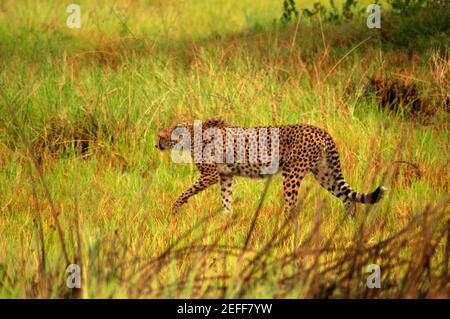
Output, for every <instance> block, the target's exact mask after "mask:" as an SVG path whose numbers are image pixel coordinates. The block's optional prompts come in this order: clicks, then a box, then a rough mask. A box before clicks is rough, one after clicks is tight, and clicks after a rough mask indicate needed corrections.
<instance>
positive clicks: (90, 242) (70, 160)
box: [0, 1, 450, 298]
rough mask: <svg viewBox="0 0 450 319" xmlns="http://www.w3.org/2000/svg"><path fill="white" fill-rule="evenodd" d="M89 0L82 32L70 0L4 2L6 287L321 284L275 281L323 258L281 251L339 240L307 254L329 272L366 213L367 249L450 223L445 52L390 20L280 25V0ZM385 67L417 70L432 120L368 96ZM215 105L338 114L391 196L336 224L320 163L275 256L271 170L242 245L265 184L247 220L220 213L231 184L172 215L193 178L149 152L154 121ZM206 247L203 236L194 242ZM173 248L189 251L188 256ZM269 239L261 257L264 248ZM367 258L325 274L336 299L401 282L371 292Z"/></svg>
mask: <svg viewBox="0 0 450 319" xmlns="http://www.w3.org/2000/svg"><path fill="white" fill-rule="evenodd" d="M79 3H80V4H81V13H82V22H81V23H82V27H81V29H79V30H76V29H74V30H71V29H68V28H67V27H66V25H65V19H66V17H67V15H68V14H67V13H66V12H65V6H64V5H62V4H60V2H59V1H47V2H41V1H22V2H20V3H15V2H13V1H6V2H2V3H1V4H0V87H1V93H2V98H1V99H0V100H1V102H0V115H1V116H0V297H4V298H21V297H71V296H82V297H90V298H96V297H203V296H207V297H217V296H223V297H235V296H242V297H261V298H265V297H267V298H272V297H305V296H308V297H314V296H321V295H320V294H318V293H316V292H317V291H321V290H320V289H319V288H317V289H316V288H314V287H313V286H314V282H315V281H314V280H311V278H313V279H314V278H315V277H311V276H310V273H308V275H305V276H304V277H302V276H300V277H299V278H297V277H295V278H297V279H298V280H296V281H294V282H293V283H290V284H289V285H291V286H289V285H288V287H287V286H284V285H283V284H281V282H283V283H284V282H285V281H284V280H285V279H286V278H287V277H289V276H290V275H293V274H296V273H297V271H298V269H303V267H307V265H310V263H312V262H314V259H309V258H310V257H304V258H303V257H302V258H303V259H302V258H300V257H298V258H296V259H295V258H294V260H293V261H292V262H289V263H287V264H282V265H280V260H283V258H285V257H286V256H290V255H294V256H296V255H295V254H296V253H298V251H300V250H302V249H310V250H314V249H317V248H323V249H328V248H329V245H328V244H327V241H328V239H329V238H331V239H332V245H331V246H330V247H332V248H333V249H331V250H327V251H324V252H323V254H322V255H320V258H319V260H320V263H319V265H318V266H317V265H316V266H317V267H316V268H313V269H317V270H318V271H321V270H323V269H326V267H327V262H332V261H335V260H339V258H341V257H342V256H344V257H345V256H347V255H346V254H347V252H351V251H353V250H352V247H353V245H354V244H355V243H356V242H358V241H355V238H357V236H358V232H359V231H360V229H361V227H360V225H361V224H362V225H364V226H365V227H367V229H366V232H365V235H364V237H363V240H361V241H359V242H358V243H362V244H364V245H368V246H370V245H373V244H375V243H378V242H380V241H382V240H384V239H387V238H390V237H391V236H393V235H394V234H396V233H397V232H399V231H400V230H401V229H402V228H404V227H406V226H407V225H408V223H409V222H411V220H412V219H413V216H414V215H415V214H417V213H423V214H422V216H429V220H428V222H434V223H432V224H430V225H429V226H430V227H432V228H433V231H432V232H431V233H432V234H438V233H439V232H440V231H441V230H442V228H444V231H445V227H448V216H449V214H448V212H449V211H448V200H449V196H448V190H449V188H448V187H449V171H448V158H449V157H450V156H449V155H450V154H449V151H448V150H449V146H450V143H449V142H450V139H449V137H450V136H449V130H448V129H449V127H448V123H449V118H448V109H446V108H445V103H444V102H442V101H443V100H444V99H445V97H447V94H448V92H449V91H450V90H449V87H448V82H447V81H446V77H448V66H449V61H448V52H447V55H441V54H439V53H438V52H437V51H436V52H435V51H433V50H431V51H428V52H425V53H423V54H419V53H414V54H413V56H412V57H411V56H408V55H407V54H404V53H403V52H402V51H401V50H400V51H398V50H395V49H392V48H389V49H384V48H383V46H381V45H380V40H379V37H378V36H379V33H378V31H376V30H368V29H365V24H364V23H360V21H354V22H350V23H349V24H346V25H340V26H331V25H327V24H323V25H321V24H320V23H319V21H318V20H317V19H315V20H313V21H307V20H302V21H301V23H300V24H299V27H298V28H297V26H296V24H295V23H294V24H293V25H290V26H287V27H286V28H283V27H281V26H279V25H277V24H274V22H273V21H274V19H278V18H279V17H280V16H281V13H282V6H281V2H280V1H279V2H277V1H208V2H205V1H183V2H180V1H147V2H144V1H139V2H134V1H133V2H132V1H118V2H116V4H115V5H111V4H110V2H109V1H104V2H102V1H95V2H91V1H80V2H79ZM302 3H303V2H302ZM311 3H312V1H309V4H311ZM370 36H372V38H370V39H369V40H367V41H365V40H366V39H367V38H369V37H370ZM362 41H365V42H363V43H362V44H361V45H360V46H358V47H357V48H356V49H354V50H352V49H353V48H355V46H357V45H358V44H359V43H361V42H362ZM347 53H349V54H348V55H346V54H347ZM344 56H345V58H343V57H344ZM379 73H382V74H388V75H389V76H392V77H394V78H401V79H403V78H408V79H410V81H414V82H417V83H419V85H420V87H421V88H422V89H423V92H426V94H425V93H424V95H426V97H427V98H429V100H430V102H429V103H430V107H432V108H433V115H432V116H430V117H427V119H426V121H425V122H423V121H421V120H420V119H416V118H410V117H408V116H407V115H401V114H393V113H389V112H387V111H385V110H379V109H378V107H377V104H376V101H375V98H374V97H371V98H367V97H366V96H365V95H364V91H365V86H366V84H367V82H368V78H370V77H373V76H375V75H377V74H379ZM447 103H448V102H447ZM447 108H448V105H447ZM211 116H221V117H223V118H224V119H226V120H227V121H228V122H230V123H233V124H237V125H241V126H256V125H271V124H272V125H273V124H293V123H311V124H314V125H317V126H320V127H323V128H326V129H327V130H328V131H329V132H330V133H331V135H332V136H333V137H334V139H335V141H336V142H337V144H338V146H339V149H340V152H341V160H342V163H343V170H344V175H345V176H346V179H347V181H348V182H349V183H350V185H352V186H353V187H354V188H355V189H357V190H359V191H362V192H368V191H372V190H373V189H374V188H375V186H378V185H379V184H381V183H382V182H383V183H384V184H385V186H387V187H388V188H389V192H388V193H387V196H386V199H385V200H383V201H382V202H380V203H379V204H377V205H376V206H374V207H373V209H371V210H370V211H366V209H365V208H364V207H362V206H361V207H359V209H358V213H357V216H356V218H355V219H346V220H344V221H342V219H343V218H344V217H345V214H344V210H343V207H342V205H341V203H340V202H339V201H338V200H337V199H335V198H333V197H332V196H330V195H329V194H328V193H327V192H326V191H324V190H322V189H320V187H319V185H318V184H317V183H316V182H315V180H314V179H313V178H312V177H311V176H308V177H307V178H306V179H305V181H304V182H303V184H302V187H301V198H302V204H301V207H300V213H299V216H298V217H297V218H295V219H293V220H292V222H291V223H290V224H289V227H292V228H289V231H287V233H286V238H285V239H284V240H282V241H280V242H279V243H278V244H276V245H275V244H274V245H273V247H272V246H271V247H272V248H271V249H269V250H265V249H264V247H265V245H266V244H267V243H270V242H271V237H272V235H273V234H274V233H277V232H278V230H279V227H280V226H281V225H282V223H283V221H284V220H285V219H286V216H283V215H282V214H281V205H282V196H281V195H282V194H281V179H280V177H278V176H277V177H275V178H274V179H273V181H272V183H271V184H270V187H269V190H268V192H267V194H266V197H265V200H264V202H263V206H262V209H261V211H260V212H259V216H258V219H257V220H256V223H255V228H254V231H253V233H252V234H251V238H250V241H249V245H248V246H247V247H245V249H242V247H243V245H244V242H245V240H246V238H247V236H248V234H249V229H250V226H251V224H252V220H253V216H254V212H255V210H256V208H257V206H258V203H259V201H260V198H261V194H262V192H263V189H264V183H265V182H264V181H256V180H248V179H237V180H236V183H235V184H236V186H235V189H234V200H235V204H234V217H230V216H223V215H221V214H216V212H217V211H218V210H219V208H220V196H219V188H218V186H214V187H212V188H211V189H208V190H206V191H205V192H203V193H201V194H199V195H197V196H195V197H193V198H192V199H191V200H190V201H189V203H188V204H187V205H185V206H184V207H183V209H182V210H181V212H180V213H179V214H178V215H173V214H172V213H171V212H170V207H171V205H172V203H173V202H174V201H175V200H176V198H177V196H178V195H179V194H181V192H182V191H183V190H184V189H185V188H187V187H188V186H189V185H190V184H191V183H192V182H193V181H194V180H195V178H196V177H197V175H198V174H197V172H196V171H195V170H194V168H193V167H192V166H190V165H186V164H184V165H181V164H175V163H172V162H171V160H170V155H168V154H162V153H158V152H156V150H155V147H154V146H155V144H154V143H155V136H156V134H157V132H158V131H159V130H160V129H161V128H163V127H166V126H168V125H170V124H172V123H174V122H178V121H191V120H194V119H206V118H208V117H211ZM80 139H82V140H86V141H87V143H88V146H87V148H86V149H84V151H83V152H82V150H81V147H80V144H76V143H75V142H74V140H80ZM61 145H66V146H67V147H62V146H61ZM397 161H405V162H408V163H411V164H413V165H415V166H417V168H418V172H417V170H416V169H414V167H413V166H412V165H410V164H398V163H397ZM417 173H418V174H417ZM47 190H48V193H47ZM430 207H432V208H436V207H437V208H436V211H437V213H436V212H435V213H431V212H430V210H429V209H430ZM318 213H320V214H319V215H321V216H322V223H321V224H320V226H321V228H320V233H321V235H320V237H314V236H313V237H314V240H311V241H309V240H308V236H309V235H310V234H312V235H317V232H315V231H313V228H314V225H315V224H316V221H317V216H318ZM366 214H368V215H367V218H368V220H366V219H365V217H363V216H365V215H366ZM436 216H438V217H439V218H437V217H436ZM435 217H436V219H433V218H435ZM203 220H205V221H203ZM197 223H199V227H198V228H195V229H194V230H193V231H192V232H189V231H190V230H191V229H192V227H194V225H196V224H197ZM77 225H78V226H77ZM423 225H428V224H426V223H425V222H424V224H417V225H416V224H414V225H413V226H412V227H411V228H408V229H409V230H408V234H410V235H411V237H408V238H409V239H410V241H407V242H406V243H403V242H398V243H396V245H398V247H401V249H402V250H400V248H399V250H398V251H401V253H399V254H400V255H402V256H404V257H405V258H406V260H408V261H409V262H411V264H410V265H415V263H416V261H417V262H419V261H420V258H419V255H415V254H414V252H415V251H416V249H419V248H417V247H421V246H420V245H421V242H420V240H418V238H422V237H420V236H419V237H414V236H413V234H416V232H418V233H420V234H422V233H421V231H422V230H423V229H422V228H423V227H424V226H423ZM59 227H60V231H61V233H58V228H59ZM186 232H188V235H187V236H186V237H184V238H182V239H181V241H180V242H177V239H178V238H179V237H180V236H181V235H182V234H184V233H186ZM208 232H212V234H209V235H207V233H208ZM279 233H280V234H284V232H283V231H279ZM60 234H62V237H63V240H62V239H61V236H60ZM444 234H445V233H444ZM77 235H79V236H80V238H79V239H78V238H77ZM40 236H42V238H41V237H40ZM408 236H409V235H408ZM443 238H444V239H445V236H444V237H440V238H438V239H436V238H434V237H433V240H434V242H433V243H437V244H436V251H435V252H434V254H433V259H432V263H431V265H432V270H433V274H434V275H436V278H440V279H443V280H444V281H445V278H446V277H445V276H443V275H440V274H441V272H442V271H443V269H444V270H445V269H446V268H445V264H446V263H448V255H447V257H446V255H445V251H446V248H447V250H448V242H447V246H445V240H444V239H443ZM416 239H417V240H416ZM63 242H64V243H65V249H66V250H67V260H66V259H65V256H64V252H63V250H64V248H63V246H62V243H63ZM417 242H418V243H417ZM174 243H176V246H175V248H174V249H172V250H169V253H168V254H167V255H163V256H162V257H161V254H163V252H164V251H166V249H167V247H168V245H171V244H174ZM401 243H403V246H402V245H400V244H401ZM430 243H431V241H430ZM195 245H197V246H198V245H206V246H205V247H203V249H200V250H199V251H197V252H196V251H194V248H193V246H195ZM221 246H224V247H226V249H225V252H224V251H219V247H221ZM180 247H181V248H182V247H191V248H190V249H191V250H189V249H187V250H186V251H184V252H183V251H181V252H180V255H179V256H178V257H177V256H176V249H177V248H180ZM233 247H234V248H233ZM395 247H397V246H395ZM395 247H394V248H395ZM394 248H392V250H391V251H390V252H397V251H396V250H395V249H394ZM233 249H234V250H233ZM346 249H348V251H347V250H346ZM43 251H44V252H43ZM236 251H237V253H236V254H234V252H236ZM259 251H263V252H264V255H263V258H262V264H264V263H267V267H266V266H264V267H263V266H261V265H262V264H259V263H258V260H256V261H255V259H253V258H254V256H255V254H257V252H259ZM388 252H389V250H388ZM235 255H237V256H235ZM158 256H159V257H160V258H159V259H155V258H157V257H158ZM349 256H353V255H349ZM361 256H363V254H361ZM364 256H366V255H364ZM370 256H372V255H370V253H368V255H367V257H370ZM374 256H378V255H374ZM389 256H390V257H386V259H385V261H386V260H391V259H392V258H393V257H392V256H391V255H389ZM80 258H81V260H80ZM311 258H312V257H311ZM355 258H356V257H355ZM364 258H366V257H364ZM364 258H361V260H359V262H358V263H357V265H358V266H359V268H358V267H357V270H356V272H357V273H358V276H359V277H357V279H349V280H347V279H345V280H344V279H342V278H341V275H340V274H339V273H337V272H333V271H331V272H327V273H326V276H325V275H324V277H321V280H323V281H324V282H325V283H329V282H336V283H337V288H335V290H333V293H332V294H331V295H330V296H332V297H339V296H346V297H356V296H369V297H376V296H381V297H383V296H384V297H392V296H394V295H395V293H393V292H392V291H396V290H395V289H394V290H390V289H387V288H386V289H381V290H380V291H371V292H367V289H365V288H364V284H365V275H364V270H363V269H362V267H365V265H367V264H370V263H377V262H378V263H383V260H370V258H369V259H364ZM446 258H447V259H446ZM155 260H156V261H158V262H159V263H156V261H155ZM74 262H77V263H81V264H82V266H83V289H82V293H81V295H76V294H73V292H72V291H70V290H69V289H67V288H66V287H65V278H66V276H67V274H66V273H65V269H66V266H67V263H74ZM147 264H148V265H147ZM146 265H147V266H146ZM270 265H272V266H270ZM252 267H253V268H252ZM258 267H259V268H258ZM396 267H397V268H395V267H394V268H393V269H392V270H390V268H388V269H387V270H386V272H383V283H386V286H387V282H394V283H395V284H394V286H401V285H400V281H401V278H405V277H404V273H405V269H404V268H402V267H403V266H402V265H401V264H400V263H398V264H396ZM411 267H412V266H411ZM417 267H418V268H417V269H422V268H423V266H421V265H418V266H417ZM252 269H256V270H255V273H254V274H253V273H251V270H252ZM411 269H414V268H411ZM447 269H448V268H447ZM382 271H383V268H382ZM248 273H251V275H250V277H248V278H247V279H245V278H246V277H245V274H248ZM243 274H244V275H243ZM214 276H217V277H214ZM222 276H223V277H222ZM447 276H448V274H447ZM346 280H347V281H346ZM355 280H356V281H355ZM358 280H359V281H358ZM409 280H411V281H412V282H414V283H415V284H416V286H417V287H419V288H417V291H416V290H414V289H413V288H411V287H410V290H408V289H405V290H403V292H404V294H403V295H402V296H413V297H416V296H419V295H420V293H423V291H426V292H427V296H430V297H434V296H443V292H442V291H443V290H439V289H438V288H439V287H440V286H439V284H437V283H436V282H434V281H432V282H425V281H423V279H422V278H418V279H414V280H416V281H414V280H413V279H409ZM341 283H343V285H344V286H340V284H341ZM345 285H348V287H350V288H351V289H350V288H349V289H347V286H345ZM447 285H448V284H447ZM403 286H405V285H403ZM403 286H402V287H403ZM406 286H407V285H406ZM243 287H244V288H243ZM311 287H312V288H311ZM430 287H431V288H430ZM313 288H314V289H313ZM444 288H445V287H444ZM420 289H423V290H420ZM419 290H420V291H419ZM365 293H368V294H369V295H364V294H365Z"/></svg>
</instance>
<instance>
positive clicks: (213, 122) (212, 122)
mask: <svg viewBox="0 0 450 319" xmlns="http://www.w3.org/2000/svg"><path fill="white" fill-rule="evenodd" d="M202 124H203V126H205V127H216V126H228V125H229V124H228V123H227V122H226V121H225V120H223V119H221V118H219V117H213V118H211V119H208V120H206V121H203V123H202Z"/></svg>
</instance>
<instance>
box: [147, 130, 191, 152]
mask: <svg viewBox="0 0 450 319" xmlns="http://www.w3.org/2000/svg"><path fill="white" fill-rule="evenodd" d="M183 129H184V130H189V125H188V124H187V123H180V124H176V125H172V126H170V127H167V128H164V129H162V130H161V131H159V133H158V138H157V141H156V144H155V147H156V148H157V149H159V150H160V151H166V150H170V149H172V148H173V147H174V146H175V145H176V144H178V143H180V142H181V141H182V139H183V136H182V134H180V131H182V130H183Z"/></svg>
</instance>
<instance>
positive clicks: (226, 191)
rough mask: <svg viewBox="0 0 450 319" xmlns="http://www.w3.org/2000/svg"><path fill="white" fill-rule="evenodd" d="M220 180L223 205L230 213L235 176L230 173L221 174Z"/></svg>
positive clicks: (225, 210)
mask: <svg viewBox="0 0 450 319" xmlns="http://www.w3.org/2000/svg"><path fill="white" fill-rule="evenodd" d="M219 180H220V195H221V197H222V207H223V210H224V212H225V213H227V214H230V213H231V203H232V197H233V177H232V176H228V175H220V177H219Z"/></svg>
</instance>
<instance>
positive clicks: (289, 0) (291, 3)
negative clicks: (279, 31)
mask: <svg viewBox="0 0 450 319" xmlns="http://www.w3.org/2000/svg"><path fill="white" fill-rule="evenodd" d="M297 17H298V11H297V8H296V7H295V0H284V1H283V16H282V17H281V22H282V23H283V24H287V23H289V22H291V21H292V20H293V18H297Z"/></svg>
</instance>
